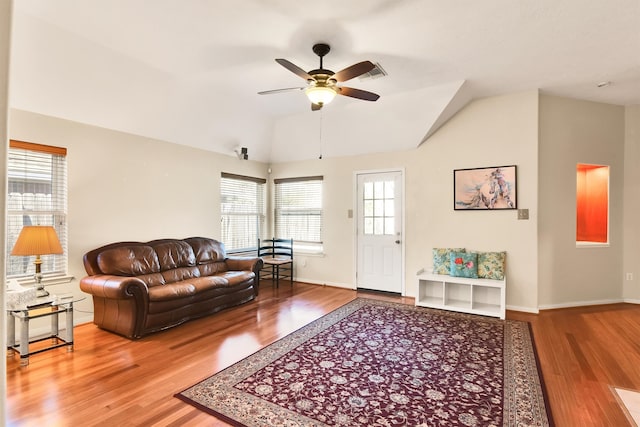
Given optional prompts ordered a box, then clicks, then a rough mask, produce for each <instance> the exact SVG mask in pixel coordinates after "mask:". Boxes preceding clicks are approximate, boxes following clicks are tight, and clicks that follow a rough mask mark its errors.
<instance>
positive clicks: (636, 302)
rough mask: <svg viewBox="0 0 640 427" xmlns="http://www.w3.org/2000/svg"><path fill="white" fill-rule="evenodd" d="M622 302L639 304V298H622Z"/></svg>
mask: <svg viewBox="0 0 640 427" xmlns="http://www.w3.org/2000/svg"><path fill="white" fill-rule="evenodd" d="M622 302H626V303H629V304H640V299H636V298H625V299H624V300H622Z"/></svg>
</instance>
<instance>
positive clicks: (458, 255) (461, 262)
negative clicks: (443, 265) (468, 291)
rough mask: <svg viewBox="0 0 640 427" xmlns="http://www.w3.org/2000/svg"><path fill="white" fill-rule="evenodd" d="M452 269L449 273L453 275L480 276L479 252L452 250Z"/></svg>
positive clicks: (475, 277)
mask: <svg viewBox="0 0 640 427" xmlns="http://www.w3.org/2000/svg"><path fill="white" fill-rule="evenodd" d="M449 256H450V261H451V269H450V270H449V274H450V275H451V276H453V277H471V278H474V279H477V278H478V254H477V253H475V252H469V253H467V252H451V253H450V254H449Z"/></svg>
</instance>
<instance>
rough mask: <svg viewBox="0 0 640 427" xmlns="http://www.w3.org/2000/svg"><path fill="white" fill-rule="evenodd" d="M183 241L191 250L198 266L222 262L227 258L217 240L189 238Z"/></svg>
mask: <svg viewBox="0 0 640 427" xmlns="http://www.w3.org/2000/svg"><path fill="white" fill-rule="evenodd" d="M184 241H185V242H186V243H188V244H189V245H190V246H191V248H192V249H193V253H194V254H195V257H196V263H197V264H198V265H201V264H208V263H212V262H216V261H224V260H225V259H226V258H227V256H226V253H225V250H224V244H223V243H221V242H218V241H217V240H213V239H207V238H206V237H190V238H188V239H184Z"/></svg>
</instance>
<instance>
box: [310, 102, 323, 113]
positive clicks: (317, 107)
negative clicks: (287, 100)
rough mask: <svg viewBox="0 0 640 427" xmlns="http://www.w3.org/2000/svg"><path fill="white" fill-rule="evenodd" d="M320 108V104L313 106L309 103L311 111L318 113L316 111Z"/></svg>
mask: <svg viewBox="0 0 640 427" xmlns="http://www.w3.org/2000/svg"><path fill="white" fill-rule="evenodd" d="M321 108H322V105H321V104H314V103H311V111H318V110H319V109H321Z"/></svg>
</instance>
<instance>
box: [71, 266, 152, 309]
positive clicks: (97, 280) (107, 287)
mask: <svg viewBox="0 0 640 427" xmlns="http://www.w3.org/2000/svg"><path fill="white" fill-rule="evenodd" d="M80 289H81V290H82V291H83V292H86V293H88V294H91V295H94V296H97V297H100V298H108V299H127V298H136V299H140V300H141V301H140V302H141V303H143V304H145V305H146V304H147V303H148V300H149V289H148V288H147V285H146V283H144V282H143V281H142V280H140V279H138V278H137V277H123V276H111V275H106V274H105V275H97V276H87V277H84V278H83V279H82V280H80Z"/></svg>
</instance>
